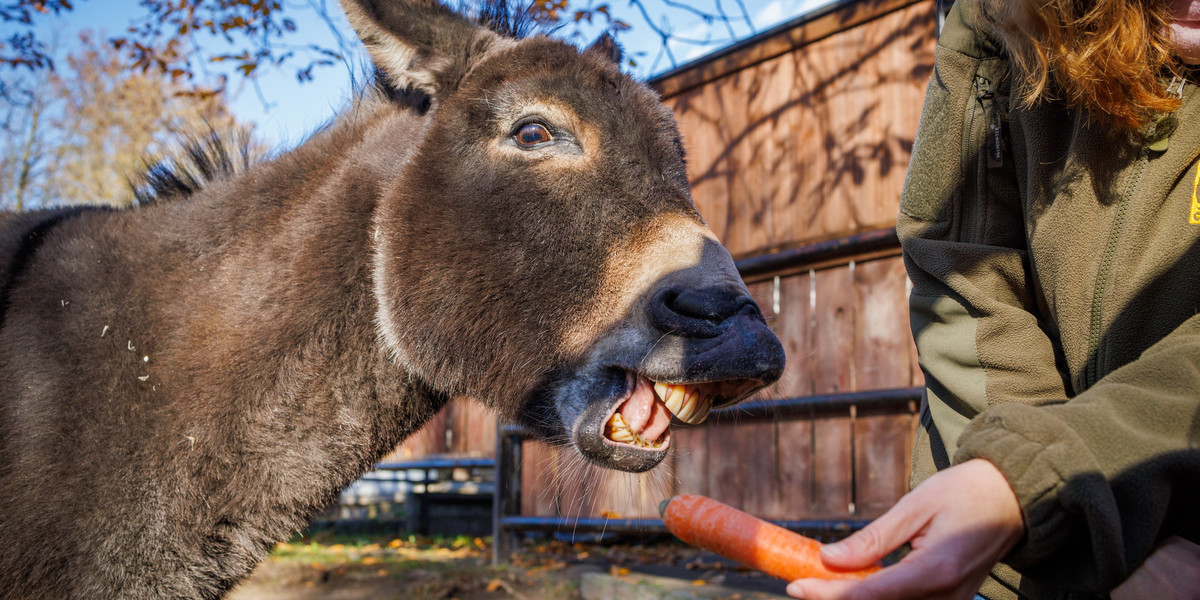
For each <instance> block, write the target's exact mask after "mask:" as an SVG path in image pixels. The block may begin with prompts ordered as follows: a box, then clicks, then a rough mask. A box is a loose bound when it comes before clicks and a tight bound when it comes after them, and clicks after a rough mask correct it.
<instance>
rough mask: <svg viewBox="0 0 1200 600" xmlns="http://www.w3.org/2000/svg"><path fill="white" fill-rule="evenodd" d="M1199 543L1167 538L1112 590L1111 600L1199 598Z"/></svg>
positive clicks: (1184, 599) (1179, 599) (1181, 599)
mask: <svg viewBox="0 0 1200 600" xmlns="http://www.w3.org/2000/svg"><path fill="white" fill-rule="evenodd" d="M1197 581H1200V546H1197V545H1196V544H1193V543H1191V542H1189V541H1187V540H1185V539H1183V538H1181V537H1179V536H1174V537H1170V538H1167V541H1165V542H1163V543H1162V545H1160V546H1159V547H1158V548H1156V549H1155V550H1154V552H1153V553H1152V554H1151V555H1150V556H1149V557H1148V558H1147V559H1146V561H1145V562H1143V563H1142V566H1140V567H1138V568H1137V570H1136V571H1134V572H1133V574H1131V575H1130V576H1129V579H1126V580H1125V582H1124V583H1122V584H1121V585H1119V586H1117V589H1115V590H1113V591H1112V594H1111V596H1112V600H1143V599H1144V598H1154V600H1196V599H1197V598H1200V589H1197V588H1196V582H1197Z"/></svg>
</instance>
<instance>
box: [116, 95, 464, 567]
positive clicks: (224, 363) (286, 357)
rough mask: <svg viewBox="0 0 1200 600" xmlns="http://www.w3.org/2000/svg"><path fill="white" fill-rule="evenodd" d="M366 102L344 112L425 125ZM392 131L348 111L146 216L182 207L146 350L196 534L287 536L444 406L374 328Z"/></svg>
mask: <svg viewBox="0 0 1200 600" xmlns="http://www.w3.org/2000/svg"><path fill="white" fill-rule="evenodd" d="M360 110H367V109H360ZM373 110H374V111H375V112H376V114H372V115H357V116H355V117H350V118H351V119H354V118H357V119H365V118H368V117H370V119H404V118H410V119H414V124H413V126H414V127H419V122H416V120H415V118H413V117H405V116H404V114H403V113H400V112H397V111H395V110H392V111H388V110H387V109H386V107H377V108H374V109H373ZM388 130H391V131H395V129H394V128H390V127H373V128H361V127H358V126H357V124H356V123H354V122H349V123H345V122H343V123H341V124H337V125H335V126H334V127H332V128H331V129H329V130H327V131H324V132H322V133H320V134H318V135H317V136H315V137H314V138H313V139H311V140H310V141H309V142H307V143H306V144H304V145H303V146H301V147H300V148H298V149H296V150H294V151H293V152H291V153H289V154H287V155H284V156H282V157H281V158H279V159H276V160H275V161H273V162H272V163H268V164H265V165H261V166H259V167H257V168H255V169H252V170H251V171H250V172H248V173H247V174H245V175H244V176H242V177H240V178H238V179H236V180H233V181H229V182H224V183H219V184H216V185H215V186H214V187H212V188H210V189H208V190H206V191H204V192H202V193H200V194H199V195H198V196H196V197H194V198H191V199H188V200H182V201H178V204H177V205H176V206H170V205H167V206H162V207H151V208H148V209H146V210H145V211H144V212H146V213H147V214H146V215H145V220H146V221H150V220H152V219H154V218H155V217H156V215H155V214H154V213H155V212H157V211H159V210H161V211H163V212H165V213H173V214H174V215H175V218H172V219H164V220H163V223H165V224H164V225H163V227H164V230H163V231H162V232H161V233H160V234H159V235H158V237H157V239H159V240H161V242H160V243H159V244H157V247H156V248H155V250H157V251H159V252H163V253H167V254H169V255H170V256H171V259H172V262H175V263H177V264H178V265H179V268H178V270H177V271H175V272H173V273H171V274H170V275H166V274H164V275H165V277H166V279H167V281H159V282H157V283H155V284H154V285H155V286H156V288H155V289H147V290H145V291H144V293H147V294H152V295H157V296H160V297H161V296H162V295H163V294H164V292H166V290H170V297H169V298H163V299H162V300H161V301H159V302H156V303H154V305H155V306H157V307H159V308H158V309H157V310H158V311H159V313H158V314H155V315H146V321H145V322H146V323H153V324H154V325H153V327H152V328H153V329H155V330H156V331H147V332H146V333H147V337H146V341H145V346H146V348H147V350H146V356H148V357H149V359H148V360H147V364H148V365H149V366H150V367H152V372H151V377H152V378H154V379H156V380H157V381H158V386H161V390H162V392H164V393H166V394H170V395H172V396H173V398H172V408H169V409H167V410H165V411H164V412H163V419H162V421H161V423H160V429H164V428H169V429H171V431H165V432H163V433H166V434H168V435H174V436H176V437H177V438H178V439H179V440H181V442H180V445H178V447H177V448H176V450H178V451H179V452H177V454H179V453H180V452H183V451H184V449H186V455H182V456H179V457H177V460H179V461H181V462H183V463H185V464H187V465H188V466H189V467H190V468H185V469H180V470H178V471H176V472H180V471H182V472H190V473H192V474H193V475H192V476H191V477H192V479H191V480H187V481H183V482H181V483H180V485H181V486H182V487H183V488H184V489H185V490H187V491H189V492H190V493H191V494H192V498H193V500H194V501H195V502H194V504H195V505H196V506H195V507H194V508H195V513H194V514H195V518H197V519H199V520H201V521H207V523H197V525H198V526H199V527H201V528H202V529H203V528H206V527H208V528H210V530H211V527H218V526H219V524H220V523H237V529H238V531H237V532H236V534H235V533H234V532H230V533H229V534H228V535H229V537H230V538H232V539H237V540H243V541H250V542H251V544H252V545H266V544H270V543H272V542H274V541H277V540H278V539H280V538H282V537H286V536H287V535H288V532H290V531H293V530H295V529H296V528H299V527H302V526H303V524H304V523H305V522H306V521H305V520H306V519H307V518H308V517H309V516H310V515H311V513H312V512H313V511H314V510H316V509H318V508H320V507H322V506H324V505H325V504H327V503H328V502H329V501H331V500H332V499H333V497H334V494H335V493H336V491H337V490H338V489H340V488H341V487H342V486H344V485H346V484H347V483H349V482H350V481H352V480H353V479H354V478H355V477H357V476H358V475H360V474H361V473H362V472H363V471H364V470H366V469H367V468H368V467H369V466H370V465H371V464H372V463H373V462H375V461H377V460H378V459H379V458H381V457H382V455H383V454H385V453H386V452H387V451H389V450H391V449H392V448H393V447H394V446H395V445H396V444H397V443H398V442H399V441H401V440H402V439H403V438H404V437H406V436H408V435H409V434H410V433H412V432H413V431H415V430H416V429H417V428H419V427H420V426H421V425H423V424H424V423H425V421H427V420H428V419H429V418H430V417H431V416H432V415H433V414H435V413H436V412H437V410H439V409H440V408H441V407H442V405H443V404H444V403H445V397H444V396H442V395H440V394H437V393H434V392H432V391H431V390H429V389H428V387H427V386H425V385H424V384H423V383H421V382H420V381H419V380H417V379H416V378H414V377H412V376H410V375H409V374H407V373H405V372H404V371H403V369H402V368H400V367H399V366H398V365H397V364H395V362H394V361H393V360H391V358H390V356H389V355H388V353H387V351H386V350H385V349H384V348H383V347H382V346H381V344H380V342H379V339H378V331H377V326H376V323H375V316H376V303H375V298H374V286H373V283H372V277H373V274H372V264H373V258H372V253H373V240H374V237H375V235H376V234H375V232H374V225H373V215H374V211H375V209H376V206H377V204H378V201H379V198H380V197H381V195H382V194H385V193H386V190H387V186H388V180H387V179H386V178H385V177H386V174H387V173H388V172H389V171H391V172H393V173H394V172H395V170H396V169H400V168H403V163H404V162H405V160H406V157H405V156H404V152H406V151H405V150H403V149H400V150H397V149H395V148H389V147H388V146H386V145H381V144H380V143H379V142H378V141H377V140H372V139H370V136H371V135H372V132H378V131H388ZM417 135H418V133H417V132H414V138H415V137H416V136H417ZM394 145H395V144H394V142H393V146H394ZM159 216H164V215H159ZM180 239H182V240H189V241H188V242H185V243H180V242H178V241H177V240H180ZM166 240H176V241H175V242H174V245H173V246H172V245H170V242H167V241H166ZM179 246H182V247H179ZM137 343H138V342H134V341H131V342H130V344H131V346H133V345H136V344H137ZM139 354H140V353H139ZM153 368H156V369H153ZM155 370H157V372H153V371H155ZM157 391H158V388H156V389H155V392H157ZM178 466H179V465H176V467H178ZM201 500H203V501H202V502H201ZM262 550H263V549H262V548H259V549H257V550H251V554H260V553H261V551H262ZM226 554H228V553H226Z"/></svg>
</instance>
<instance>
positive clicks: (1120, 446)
mask: <svg viewBox="0 0 1200 600" xmlns="http://www.w3.org/2000/svg"><path fill="white" fill-rule="evenodd" d="M974 458H982V459H985V460H988V461H990V462H992V463H993V464H995V465H996V466H997V467H998V468H999V469H1000V471H1001V472H1003V474H1004V476H1005V477H1006V479H1007V480H1008V481H1009V482H1010V483H1011V485H1012V487H1013V489H1014V490H1016V494H1017V497H1018V499H1019V501H1020V504H1021V510H1022V512H1023V514H1024V516H1025V522H1026V528H1027V533H1026V536H1025V538H1024V539H1023V540H1022V541H1021V542H1020V543H1019V544H1018V545H1017V546H1016V547H1015V548H1014V550H1013V552H1012V553H1011V554H1010V555H1009V556H1007V557H1006V558H1005V561H1004V562H1005V563H1006V564H1009V565H1011V566H1013V567H1015V568H1017V569H1018V570H1021V571H1022V572H1023V573H1025V574H1027V575H1029V576H1031V577H1034V578H1035V579H1037V580H1038V581H1039V582H1043V583H1048V584H1051V585H1060V586H1064V587H1070V588H1076V589H1087V590H1090V591H1094V592H1107V591H1109V590H1111V589H1112V588H1113V587H1115V586H1116V585H1117V584H1119V583H1120V582H1121V581H1123V580H1124V579H1125V578H1126V577H1127V576H1129V574H1130V573H1131V572H1132V571H1133V570H1134V569H1135V568H1137V566H1138V565H1139V564H1140V563H1141V562H1142V560H1143V559H1145V558H1146V557H1147V556H1148V555H1149V554H1150V553H1151V552H1152V551H1153V550H1154V548H1155V546H1156V545H1158V544H1159V543H1161V542H1162V541H1163V540H1164V539H1165V538H1167V537H1168V536H1170V535H1174V534H1182V535H1183V536H1184V537H1186V538H1190V539H1192V540H1193V541H1197V540H1200V315H1197V316H1194V317H1192V318H1191V319H1189V320H1187V321H1185V322H1184V323H1183V324H1182V325H1180V326H1179V327H1177V328H1176V329H1175V330H1174V331H1173V332H1172V333H1171V334H1170V335H1168V336H1166V337H1165V338H1163V339H1162V340H1160V341H1159V342H1158V343H1157V344H1155V345H1154V346H1152V347H1150V349H1148V350H1147V351H1146V352H1144V353H1143V354H1142V355H1141V357H1139V358H1138V359H1137V360H1135V361H1133V362H1131V363H1129V364H1127V365H1125V366H1124V367H1121V368H1120V369H1117V370H1116V371H1114V372H1112V373H1110V374H1109V375H1107V376H1106V377H1104V378H1103V379H1101V380H1100V381H1098V382H1097V383H1096V385H1094V386H1092V387H1091V388H1089V389H1088V390H1087V391H1085V392H1083V393H1081V394H1079V395H1078V396H1076V397H1075V398H1073V399H1071V400H1070V401H1068V402H1065V403H1062V404H1059V405H1054V406H1043V407H1030V406H1023V405H1020V404H1009V405H999V406H995V407H993V408H991V409H989V410H987V411H986V412H984V413H983V414H981V415H979V417H977V418H976V419H975V420H974V421H972V423H971V424H970V425H969V426H968V427H967V428H966V430H965V431H964V433H963V435H962V437H961V438H960V439H959V451H958V454H957V455H956V456H955V461H956V462H964V461H968V460H971V459H974Z"/></svg>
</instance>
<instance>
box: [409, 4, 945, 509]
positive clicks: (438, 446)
mask: <svg viewBox="0 0 1200 600" xmlns="http://www.w3.org/2000/svg"><path fill="white" fill-rule="evenodd" d="M935 30H936V16H935V8H934V1H933V0H921V1H913V0H859V1H842V2H839V3H837V4H835V5H834V6H832V7H831V8H829V9H828V10H825V11H823V12H822V13H820V14H815V15H811V16H810V17H808V18H804V19H802V20H799V21H795V22H792V23H789V24H786V25H785V26H782V27H780V28H777V29H775V30H772V31H770V32H766V33H764V34H762V35H759V36H756V37H755V38H753V39H751V40H748V41H747V42H744V43H741V44H738V45H737V46H735V47H733V48H730V49H728V50H727V51H724V52H722V53H720V54H718V55H716V56H714V57H711V58H708V59H706V60H704V61H703V62H702V63H699V64H695V65H690V66H686V67H684V68H681V69H678V70H676V71H673V72H670V73H667V74H665V75H663V76H661V77H658V78H656V79H655V80H653V81H652V82H651V85H652V86H653V87H655V88H656V89H657V90H659V92H660V93H661V94H662V96H663V99H664V102H665V103H666V104H667V105H668V106H670V107H671V108H672V109H673V110H674V111H675V114H676V117H677V119H678V121H679V125H680V129H681V131H682V133H683V137H684V145H685V147H686V149H687V155H688V165H689V166H688V169H689V176H690V178H691V181H692V193H693V196H694V198H695V200H696V204H697V206H698V207H699V209H700V212H701V214H702V215H703V216H704V218H705V219H706V221H707V222H708V224H709V226H710V227H711V228H712V229H713V231H714V232H716V234H717V235H718V236H719V237H720V239H721V241H722V242H723V243H724V244H725V245H726V247H728V248H729V250H730V252H731V253H733V255H734V258H735V259H737V260H738V264H739V267H744V268H743V275H744V276H745V277H746V279H747V282H748V283H749V284H750V287H751V291H752V292H753V294H754V295H755V297H756V299H757V300H758V302H759V305H760V306H761V307H762V309H763V312H764V314H765V315H766V316H767V318H768V321H769V324H770V325H771V327H772V328H773V329H774V331H775V332H776V334H777V335H779V337H780V339H781V340H782V341H783V344H784V347H785V350H786V351H787V356H788V366H787V369H786V372H785V374H784V376H783V378H782V380H781V381H780V382H779V384H777V385H776V386H773V387H772V388H771V389H769V390H767V391H766V392H764V393H763V394H760V395H759V396H758V397H756V398H755V400H756V401H757V402H756V404H755V406H757V407H759V409H760V410H756V411H754V412H753V414H744V413H740V412H738V411H737V410H736V409H735V410H730V411H725V412H723V413H722V414H721V415H719V416H717V417H715V418H713V419H710V421H709V422H707V423H705V424H704V425H701V426H698V427H687V428H678V429H676V432H675V434H674V436H675V437H674V441H673V447H674V451H673V452H672V454H671V456H670V457H668V459H667V460H666V464H665V465H664V466H663V467H660V468H658V469H655V470H653V471H651V472H650V473H648V474H643V475H631V474H625V473H614V472H607V471H601V470H599V469H594V468H590V467H587V466H586V465H584V464H583V462H582V459H579V458H578V457H577V456H575V455H574V451H573V450H570V449H556V448H552V447H548V446H546V445H544V444H541V443H539V442H532V441H530V442H526V443H525V444H524V447H523V450H522V452H521V464H522V469H521V494H520V513H521V515H524V516H529V517H567V518H584V519H586V518H606V517H607V518H627V519H630V518H632V519H637V518H646V517H656V516H657V510H656V507H657V504H658V502H659V501H661V500H662V499H663V498H665V497H667V496H669V495H671V494H673V493H682V492H695V493H703V494H707V495H710V496H713V497H715V498H717V499H719V500H722V501H725V502H727V503H729V504H732V505H734V506H738V507H742V508H744V509H746V510H750V511H752V512H755V513H757V514H760V515H763V516H765V517H769V518H773V519H777V520H805V519H862V518H870V517H873V516H877V515H878V514H880V513H882V512H883V511H884V510H886V509H887V508H888V507H890V506H891V505H892V504H893V503H894V502H895V501H896V500H897V499H898V498H899V497H900V495H902V494H903V493H904V491H905V489H906V485H907V480H908V472H909V467H908V464H909V458H910V452H911V450H910V448H911V446H912V435H913V432H914V430H915V427H916V417H915V413H916V408H917V407H916V402H915V401H912V397H913V394H914V393H916V392H915V391H914V388H917V387H919V386H920V385H921V384H922V379H921V374H920V370H919V368H918V367H917V364H916V354H915V350H914V348H913V346H912V342H911V338H910V333H909V329H908V314H907V306H906V305H907V302H906V297H907V279H906V277H905V272H904V267H903V264H902V262H901V260H900V258H899V247H898V246H897V245H896V244H895V243H894V241H893V242H890V243H888V242H884V243H874V244H870V245H860V246H853V245H852V246H846V247H847V248H849V252H834V253H832V254H831V253H824V254H822V253H821V252H808V251H807V250H808V249H811V248H818V247H819V246H820V245H821V244H832V245H834V246H836V245H838V244H839V243H841V242H842V241H845V240H850V241H853V240H856V239H859V238H860V237H862V236H863V235H864V233H865V234H866V237H869V238H871V239H875V240H880V239H884V240H886V239H892V240H894V234H893V237H891V238H888V234H889V233H891V232H890V228H893V227H894V226H895V219H896V213H897V208H898V201H899V195H900V190H901V187H902V185H903V181H904V175H905V170H906V166H907V164H908V158H909V155H910V153H911V149H912V144H913V134H914V132H915V131H916V127H917V122H918V119H919V116H920V109H921V103H922V100H923V98H924V89H925V85H926V83H927V81H928V79H929V77H930V75H931V73H932V65H933V47H934V41H935ZM879 390H891V391H893V392H895V391H899V392H901V393H899V394H891V396H890V397H894V398H897V399H898V400H896V401H891V402H874V403H865V404H863V405H862V406H859V405H858V404H855V403H854V401H853V399H854V398H856V397H857V396H853V394H855V393H860V392H864V391H879ZM847 394H851V396H846V395H847ZM839 398H842V399H845V398H850V400H851V401H850V402H837V400H838V399H839ZM805 399H809V400H812V399H818V400H820V401H814V402H809V403H805V402H804V400H805ZM826 400H830V401H828V402H827V401H826ZM776 405H778V406H781V407H783V406H786V407H789V408H787V409H786V410H785V409H780V410H772V408H771V407H772V406H776ZM796 406H800V407H801V408H799V409H797V408H796ZM804 406H808V407H810V408H809V409H807V410H806V409H805V408H803V407H804ZM495 440H496V437H495V421H494V419H493V417H491V416H490V415H489V414H487V413H486V412H485V411H484V410H483V409H482V408H480V407H477V406H475V405H473V404H470V403H466V402H459V401H456V402H454V403H453V404H452V406H451V407H449V408H448V409H447V411H446V412H445V413H443V414H442V415H440V416H439V417H438V418H437V420H435V422H433V423H431V424H430V426H429V427H427V428H426V429H425V430H424V431H422V432H421V433H420V434H419V435H417V436H416V437H414V438H413V439H411V440H409V441H408V442H407V443H406V444H405V445H404V446H402V447H401V448H400V449H399V450H398V451H397V453H396V454H395V455H394V456H395V458H397V459H404V458H406V457H413V456H420V455H423V454H427V453H437V452H457V453H466V454H473V455H491V454H492V453H493V452H494V448H495V446H494V444H495Z"/></svg>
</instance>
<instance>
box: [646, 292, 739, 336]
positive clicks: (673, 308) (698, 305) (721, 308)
mask: <svg viewBox="0 0 1200 600" xmlns="http://www.w3.org/2000/svg"><path fill="white" fill-rule="evenodd" d="M744 314H746V315H751V316H755V317H758V318H759V319H761V318H762V317H761V315H760V314H759V312H758V305H756V304H755V303H754V299H752V298H751V297H750V295H749V294H747V293H746V292H745V289H744V288H741V287H739V286H734V285H717V286H710V287H703V288H689V287H682V286H671V287H668V288H666V289H664V290H661V291H659V292H658V293H657V294H656V295H655V297H654V298H653V300H652V301H651V303H650V321H651V323H652V324H653V325H654V327H656V328H657V329H659V330H660V331H662V332H663V333H670V334H673V335H681V336H684V337H693V338H712V337H717V336H718V335H721V334H722V333H724V332H725V330H726V329H728V328H729V325H730V323H731V321H732V320H733V319H734V317H737V316H739V315H744Z"/></svg>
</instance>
